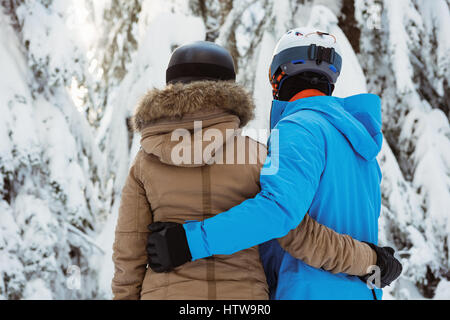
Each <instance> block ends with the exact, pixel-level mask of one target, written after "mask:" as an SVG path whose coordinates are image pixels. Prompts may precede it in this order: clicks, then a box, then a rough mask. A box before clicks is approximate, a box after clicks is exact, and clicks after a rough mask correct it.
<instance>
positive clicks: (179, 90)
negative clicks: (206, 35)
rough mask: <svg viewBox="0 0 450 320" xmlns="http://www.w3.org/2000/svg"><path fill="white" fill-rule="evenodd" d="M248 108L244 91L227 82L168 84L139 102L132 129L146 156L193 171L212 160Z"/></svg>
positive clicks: (250, 108)
mask: <svg viewBox="0 0 450 320" xmlns="http://www.w3.org/2000/svg"><path fill="white" fill-rule="evenodd" d="M254 108H255V107H254V104H253V102H252V99H251V96H250V95H249V94H248V93H247V91H246V90H245V89H244V88H243V87H241V86H239V85H237V84H235V83H233V82H225V81H220V82H219V81H201V82H193V83H190V84H173V85H168V86H167V87H166V88H164V89H161V90H160V89H153V90H150V91H149V92H148V93H147V94H146V95H145V96H144V97H143V98H142V99H141V101H140V102H139V104H138V106H137V109H136V113H135V115H134V117H133V125H134V128H135V130H136V131H139V132H141V146H142V148H143V149H144V151H145V152H146V153H147V154H150V155H153V156H156V157H157V158H158V159H159V160H160V161H161V162H162V163H165V164H169V165H175V166H183V167H198V166H203V165H206V164H209V163H210V162H211V161H213V160H214V157H215V156H216V153H217V152H218V151H221V150H222V148H223V145H224V144H225V143H226V142H227V141H228V139H230V138H231V137H232V136H233V137H234V135H235V134H236V131H237V129H238V128H239V127H242V126H244V125H245V124H247V123H248V121H249V120H250V119H252V117H253V112H254ZM217 136H219V138H216V137H217ZM181 159H182V160H183V161H181Z"/></svg>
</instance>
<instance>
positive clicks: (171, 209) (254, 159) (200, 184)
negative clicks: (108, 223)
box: [114, 81, 268, 300]
mask: <svg viewBox="0 0 450 320" xmlns="http://www.w3.org/2000/svg"><path fill="white" fill-rule="evenodd" d="M186 97H188V98H187V99H185V98H186ZM231 108H233V110H234V112H235V113H237V115H233V114H231V112H229V111H227V109H228V110H229V109H231ZM253 108H254V106H253V103H252V102H251V99H250V97H249V95H248V94H247V93H246V91H245V90H244V89H243V88H242V87H240V86H238V85H236V84H234V83H231V82H212V81H203V82H196V83H192V84H189V85H184V84H175V85H172V86H169V87H167V88H165V89H163V90H157V89H155V90H152V91H150V92H149V93H148V94H147V96H146V97H144V99H143V100H142V102H141V104H140V105H139V106H138V109H137V112H136V115H135V118H134V121H135V122H136V123H139V127H138V128H137V129H138V130H139V131H140V132H141V135H142V139H141V146H142V148H141V150H140V151H139V153H138V155H137V157H136V160H135V163H134V165H133V168H134V170H132V172H133V174H134V176H135V177H136V180H138V181H139V184H140V185H141V187H142V192H144V193H145V197H146V199H147V200H148V205H147V206H144V207H143V208H139V204H138V203H136V204H135V205H134V206H137V207H133V208H128V209H127V211H128V212H136V214H137V215H139V218H138V219H137V222H136V223H138V228H139V230H140V232H141V233H142V234H145V235H146V234H148V230H147V226H148V225H149V224H150V223H152V222H155V221H168V222H178V223H180V222H184V221H186V220H198V221H201V220H204V219H206V218H208V217H211V216H213V215H215V214H217V213H220V212H222V211H224V210H228V209H229V208H231V207H233V206H235V205H238V204H239V203H241V202H242V201H244V200H245V199H248V198H251V197H254V196H255V195H256V194H257V193H258V191H259V189H260V187H259V183H258V180H259V173H260V168H261V166H262V163H263V161H264V158H265V155H266V152H267V151H266V149H265V147H264V146H262V145H259V144H258V143H257V142H255V141H253V140H251V139H250V138H248V137H244V136H241V135H240V134H239V131H238V130H237V129H238V128H239V124H240V120H242V121H245V122H246V121H248V119H247V117H248V115H250V114H252V112H253ZM173 110H177V112H178V113H179V117H178V119H173V118H172V119H169V118H171V117H172V116H173V115H172V114H171V112H172V111H173ZM155 119H157V121H155ZM195 126H202V128H201V129H200V127H198V128H197V129H196V130H195V131H194V127H195ZM178 133H180V134H181V135H182V136H180V135H178ZM208 134H211V135H212V136H214V135H216V136H217V135H221V136H222V137H226V138H225V139H223V140H226V141H222V143H223V145H222V143H220V142H219V144H217V141H215V144H214V143H212V142H211V141H205V139H207V138H206V136H207V135H208ZM212 136H211V137H212ZM211 137H210V138H211ZM179 138H182V139H179ZM216 139H217V138H216ZM172 140H173V141H172ZM212 140H214V138H212ZM230 140H234V141H233V143H231V141H230ZM180 141H181V142H180ZM225 143H227V144H228V145H229V146H231V147H232V149H228V150H227V148H226V147H225ZM211 145H214V146H215V148H214V149H215V150H213V149H209V151H208V149H207V148H208V146H211ZM227 151H228V152H232V155H231V156H229V157H228V159H227ZM258 151H259V152H260V153H259V154H258ZM183 153H184V154H183ZM240 153H243V155H244V156H245V157H244V158H242V159H240V160H241V161H242V160H244V162H241V164H238V163H239V161H238V160H239V159H238V158H239V156H242V155H240ZM227 160H228V162H230V163H227ZM129 193H130V194H131V195H130V196H133V194H135V193H136V190H135V188H133V187H131V186H130V188H128V189H127V187H125V189H124V195H123V197H125V198H126V197H127V196H128V194H129ZM122 202H123V203H127V200H126V199H123V200H122ZM122 210H124V209H123V208H122ZM126 214H127V213H126V212H125V211H124V214H123V215H122V217H126ZM128 215H129V213H128ZM117 228H118V230H117V232H122V231H126V230H124V229H123V228H126V223H124V222H123V221H120V220H119V223H118V226H117ZM143 239H144V237H142V241H144V243H140V242H139V241H137V242H134V243H133V242H132V240H131V239H128V240H127V239H124V238H122V239H121V238H120V236H118V237H116V244H115V251H116V252H115V253H116V256H121V255H122V254H123V253H122V252H121V245H123V243H128V245H126V249H127V250H131V251H133V252H134V253H135V255H137V253H138V252H142V255H144V258H145V240H143ZM142 241H141V242H142ZM145 262H146V260H145ZM116 264H119V265H120V264H124V265H125V268H127V266H126V261H121V259H120V258H119V259H117V258H116ZM122 277H123V276H122V275H121V274H120V273H119V274H116V277H115V278H116V280H117V281H120V279H121V278H122ZM141 285H142V288H141V289H140V298H141V299H225V300H226V299H243V300H245V299H255V300H261V299H267V298H268V289H267V282H266V279H265V275H264V271H263V268H262V265H261V262H260V258H259V252H258V249H257V247H253V248H249V249H247V250H244V251H241V252H238V253H236V254H234V255H231V256H215V257H212V258H210V259H202V260H198V261H194V262H191V263H188V264H185V265H183V266H181V267H179V268H176V269H175V270H174V271H172V272H166V273H155V272H153V271H152V270H151V269H150V268H149V269H146V270H145V278H144V279H143V281H142V284H141ZM121 290H122V289H121V285H120V283H117V284H115V287H114V291H115V292H116V296H118V298H120V296H121V294H120V291H121ZM131 290H132V289H131Z"/></svg>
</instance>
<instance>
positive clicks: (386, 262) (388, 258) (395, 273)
mask: <svg viewBox="0 0 450 320" xmlns="http://www.w3.org/2000/svg"><path fill="white" fill-rule="evenodd" d="M364 243H366V244H367V245H368V246H369V247H371V248H372V250H374V251H375V253H376V254H377V266H378V267H379V268H380V272H381V279H380V284H381V288H380V289H382V288H384V287H386V286H389V285H390V284H391V283H392V282H393V281H394V280H395V279H397V278H398V277H399V276H400V274H401V273H402V264H401V263H400V261H398V260H397V259H396V258H395V257H394V253H395V250H394V249H392V248H391V247H383V248H382V247H378V246H376V245H374V244H373V243H369V242H364ZM372 274H373V273H371V274H368V275H365V276H364V277H360V279H361V280H362V281H364V282H367V280H368V279H369V277H370V276H371V275H372Z"/></svg>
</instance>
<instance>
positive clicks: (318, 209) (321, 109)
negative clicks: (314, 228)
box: [260, 95, 382, 299]
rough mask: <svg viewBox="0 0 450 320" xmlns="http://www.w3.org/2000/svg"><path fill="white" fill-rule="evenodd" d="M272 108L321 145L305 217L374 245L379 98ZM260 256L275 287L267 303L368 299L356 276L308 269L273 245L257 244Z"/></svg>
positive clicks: (300, 102) (316, 101) (326, 99)
mask: <svg viewBox="0 0 450 320" xmlns="http://www.w3.org/2000/svg"><path fill="white" fill-rule="evenodd" d="M277 103H278V106H274V107H276V108H280V109H283V110H284V112H283V116H282V118H283V120H285V121H291V122H292V123H296V124H301V125H302V126H303V127H305V128H307V129H308V130H310V131H311V132H313V133H314V134H315V135H316V136H318V137H319V139H318V141H321V140H322V139H323V140H322V141H326V143H324V144H323V145H320V146H318V147H319V148H323V149H324V152H325V166H324V171H323V173H322V176H321V179H320V182H319V185H318V188H317V192H316V195H315V197H314V200H313V201H312V204H311V207H310V209H309V214H310V215H311V217H312V218H314V219H316V220H317V221H318V222H319V223H322V224H324V225H326V226H328V227H331V228H333V229H334V230H336V231H337V232H340V233H344V234H348V235H350V236H352V237H354V238H356V239H358V240H361V241H367V242H371V243H377V241H378V217H379V214H380V208H381V193H380V182H381V172H380V170H379V166H378V163H377V161H376V158H375V157H376V155H377V154H378V152H379V150H380V149H381V142H382V134H381V109H380V108H381V107H380V101H379V98H378V97H377V96H375V95H358V96H354V97H350V98H346V99H339V98H334V97H310V98H305V99H301V100H297V101H293V102H290V103H286V102H277ZM283 104H286V105H285V106H284V105H283ZM292 130H295V125H294V126H293V128H292ZM325 199H326V200H325ZM260 251H261V253H262V258H263V263H264V264H265V269H266V271H267V272H268V275H269V277H268V278H269V283H270V284H271V287H273V288H276V289H275V290H274V291H273V292H272V298H276V299H371V298H373V296H372V292H371V290H369V289H368V288H367V286H366V284H365V283H363V282H361V280H360V279H358V278H357V277H351V276H348V275H344V274H337V275H334V274H331V273H329V272H326V271H324V270H319V269H315V268H311V267H309V266H308V265H306V264H305V263H304V262H302V261H300V260H297V259H295V258H293V257H292V256H291V255H290V254H289V253H287V252H286V251H284V250H283V249H281V247H280V245H279V243H278V241H276V240H272V241H270V242H268V243H266V244H264V245H262V246H261V249H260ZM290 270H297V271H296V272H290ZM271 282H272V283H271ZM380 294H381V293H380V292H379V297H380Z"/></svg>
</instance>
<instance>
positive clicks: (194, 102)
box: [133, 81, 255, 132]
mask: <svg viewBox="0 0 450 320" xmlns="http://www.w3.org/2000/svg"><path fill="white" fill-rule="evenodd" d="M216 109H220V110H223V111H226V112H228V113H230V114H233V115H236V116H238V117H239V120H240V127H243V126H245V125H246V124H247V123H248V122H249V121H250V120H251V119H253V116H254V110H255V105H254V104H253V100H252V98H251V95H250V94H249V93H248V92H247V91H246V90H245V89H244V88H243V87H242V86H240V85H238V84H236V83H234V82H231V81H198V82H192V83H189V84H181V83H177V84H171V85H168V86H166V87H165V88H164V89H152V90H150V91H148V92H147V94H145V95H144V96H143V97H142V99H141V100H140V102H139V103H138V105H137V108H136V112H135V115H134V117H133V126H134V129H135V130H136V131H139V132H140V131H142V130H143V129H144V128H146V127H147V126H149V125H152V124H155V123H157V122H158V120H162V119H166V120H167V119H172V120H174V119H182V118H183V116H185V115H187V114H193V113H198V112H201V111H210V110H216Z"/></svg>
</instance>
